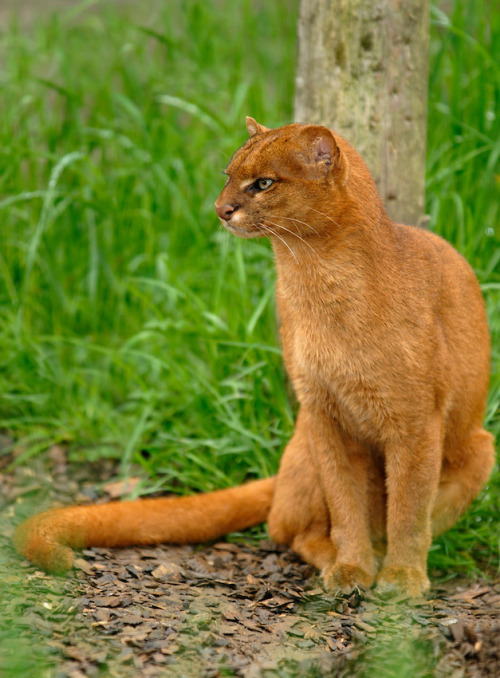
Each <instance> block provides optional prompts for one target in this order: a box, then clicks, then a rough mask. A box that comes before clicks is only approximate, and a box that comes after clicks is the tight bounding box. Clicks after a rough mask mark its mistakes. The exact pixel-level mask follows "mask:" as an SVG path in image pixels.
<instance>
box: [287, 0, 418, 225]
mask: <svg viewBox="0 0 500 678" xmlns="http://www.w3.org/2000/svg"><path fill="white" fill-rule="evenodd" d="M298 37H299V54H298V68H297V79H296V96H295V120H296V121H297V122H309V123H318V124H323V125H326V126H327V127H330V128H331V129H333V130H334V131H336V132H338V133H339V134H341V135H342V136H343V137H345V138H346V139H347V140H348V141H350V142H351V143H352V144H353V145H354V146H355V147H356V148H357V149H358V151H359V152H360V153H361V155H362V156H363V157H364V159H365V161H366V163H367V164H368V167H369V168H370V171H371V172H372V174H373V177H374V179H375V182H376V184H377V187H378V189H379V192H380V195H381V196H382V198H383V200H384V202H385V205H386V207H387V211H388V212H389V215H390V216H391V218H392V219H394V220H395V221H399V222H403V223H409V224H418V223H422V221H423V218H424V213H425V204H424V200H425V147H426V125H427V81H428V54H429V0H301V3H300V14H299V24H298Z"/></svg>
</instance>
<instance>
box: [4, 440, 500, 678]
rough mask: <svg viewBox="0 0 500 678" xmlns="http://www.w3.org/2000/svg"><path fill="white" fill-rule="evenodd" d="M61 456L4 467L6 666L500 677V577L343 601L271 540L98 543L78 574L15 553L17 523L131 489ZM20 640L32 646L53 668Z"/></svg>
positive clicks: (75, 677)
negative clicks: (51, 572)
mask: <svg viewBox="0 0 500 678" xmlns="http://www.w3.org/2000/svg"><path fill="white" fill-rule="evenodd" d="M0 442H1V441H0ZM49 458H50V462H49V465H48V466H46V467H44V466H43V465H42V463H41V462H39V461H36V462H35V461H32V462H30V463H29V465H19V466H17V467H15V466H14V467H13V468H11V470H9V471H8V472H4V473H3V475H2V476H0V489H1V496H2V502H3V506H1V507H0V509H1V510H0V516H1V521H2V522H1V524H2V530H1V535H0V541H1V543H2V549H1V553H2V557H1V559H0V587H1V588H0V590H1V592H2V600H1V606H2V607H1V609H2V615H1V619H0V674H1V675H33V676H38V675H44V676H46V675H47V676H57V677H58V678H65V677H68V678H81V677H82V676H98V675H106V676H111V677H112V676H117V677H120V678H126V677H128V676H204V677H206V678H209V677H212V676H245V677H248V678H258V677H271V676H352V675H356V676H365V675H366V676H374V675H376V676H386V675H387V676H398V677H399V676H411V677H412V678H413V677H417V678H418V677H419V676H422V677H424V676H443V677H444V676H452V677H453V678H459V677H461V676H498V675H500V623H499V619H498V610H499V608H500V580H499V581H496V582H495V581H493V582H492V581H489V582H487V581H484V580H478V581H473V582H472V581H457V580H456V579H454V580H451V581H449V582H447V583H445V584H443V583H439V584H436V585H435V588H434V589H433V590H432V592H431V595H430V596H429V597H428V598H426V599H421V600H416V601H409V600H407V599H405V598H404V597H402V596H400V597H399V598H391V599H387V600H384V599H382V598H380V597H378V596H377V595H376V594H375V593H374V592H364V593H363V592H361V591H358V590H355V591H353V592H352V594H351V595H350V596H343V597H340V598H339V597H334V596H332V595H330V594H328V593H326V592H325V591H324V589H323V588H322V586H321V583H320V581H319V579H318V577H317V574H316V572H315V571H314V569H313V568H311V567H310V566H308V565H306V564H304V563H303V562H301V561H300V560H299V559H298V558H297V557H296V556H295V555H294V554H293V553H291V552H290V551H288V550H286V549H283V548H281V547H279V546H278V545H276V544H274V543H272V542H270V541H267V540H264V541H261V542H260V544H258V545H252V544H248V543H246V544H245V543H234V542H229V541H220V542H217V543H214V544H210V545H205V546H203V547H201V546H198V547H196V546H194V547H179V546H161V547H158V548H129V549H119V550H109V549H88V550H85V551H84V552H83V553H82V554H80V555H79V557H78V558H77V560H76V568H75V570H74V572H73V573H71V574H70V575H69V576H68V577H65V578H54V577H51V576H48V575H46V574H44V573H42V572H40V571H38V570H36V569H35V568H33V567H32V566H31V565H30V564H29V563H27V562H26V561H22V560H21V559H20V558H19V557H18V556H17V554H15V553H14V551H13V549H12V546H11V542H10V538H11V535H12V531H13V529H14V525H15V524H16V523H17V522H19V520H20V519H21V518H23V517H25V516H26V515H30V514H31V513H33V512H35V511H38V510H41V509H43V508H45V507H47V506H48V505H58V504H66V503H71V502H73V501H75V500H76V501H79V502H83V503H85V502H89V501H96V500H98V501H106V500H109V498H110V495H111V496H112V497H115V496H116V495H117V494H119V493H120V491H121V490H123V489H124V486H123V483H118V484H117V483H113V482H110V480H112V479H113V476H114V473H115V471H116V469H115V468H114V467H113V465H110V464H104V465H103V464H101V465H99V466H92V465H89V464H87V465H85V466H79V465H69V464H68V463H67V461H66V455H65V451H64V450H63V449H61V448H58V447H55V448H53V449H52V450H51V452H50V455H49ZM3 459H4V461H7V462H10V464H11V465H12V461H13V458H12V456H11V455H7V456H4V457H3ZM9 630H10V634H9ZM2 641H3V642H2ZM9 648H12V652H14V651H15V652H16V653H17V655H16V656H19V651H21V654H23V652H24V653H26V652H27V650H26V648H29V654H30V656H32V657H33V658H34V661H35V666H36V667H37V670H38V669H40V667H42V666H43V667H44V670H43V673H42V672H41V673H38V672H37V670H35V669H34V668H30V667H31V666H32V664H29V661H28V654H23V656H24V658H25V663H24V664H23V663H22V662H21V664H20V663H19V661H20V660H16V661H14V660H13V658H12V652H9ZM16 648H17V649H16ZM23 648H25V649H24V651H23ZM16 662H17V663H16ZM26 662H28V664H26ZM40 670H41V669H40Z"/></svg>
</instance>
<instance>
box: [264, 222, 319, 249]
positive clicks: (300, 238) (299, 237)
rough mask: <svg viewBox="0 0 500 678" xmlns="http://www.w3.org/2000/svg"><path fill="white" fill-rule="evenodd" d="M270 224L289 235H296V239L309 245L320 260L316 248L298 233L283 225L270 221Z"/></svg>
mask: <svg viewBox="0 0 500 678" xmlns="http://www.w3.org/2000/svg"><path fill="white" fill-rule="evenodd" d="M264 221H269V219H264ZM269 223H270V224H271V225H272V226H276V228H281V229H283V230H284V231H286V232H287V233H290V234H291V235H294V236H295V237H296V238H298V239H299V240H300V241H302V242H303V243H304V245H307V246H308V247H309V249H310V250H311V252H314V254H315V255H316V256H317V257H318V258H319V254H318V253H317V252H316V250H315V249H314V247H312V245H311V244H310V243H308V242H307V240H304V238H302V237H301V236H300V235H299V234H298V233H294V232H293V231H291V230H290V229H289V228H286V226H281V224H275V223H274V221H269Z"/></svg>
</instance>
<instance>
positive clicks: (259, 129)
mask: <svg viewBox="0 0 500 678" xmlns="http://www.w3.org/2000/svg"><path fill="white" fill-rule="evenodd" d="M245 122H246V124H247V130H248V134H249V135H250V136H251V137H254V136H255V135H256V134H263V133H264V132H269V127H264V125H259V123H258V122H257V120H254V119H253V118H251V117H250V116H249V115H247V117H246V121H245Z"/></svg>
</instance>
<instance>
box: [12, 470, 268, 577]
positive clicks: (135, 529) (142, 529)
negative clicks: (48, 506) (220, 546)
mask: <svg viewBox="0 0 500 678" xmlns="http://www.w3.org/2000/svg"><path fill="white" fill-rule="evenodd" d="M273 490H274V477H272V478H266V479H264V480H255V481H253V482H250V483H247V484H245V485H240V486H239V487H234V488H230V489H227V490H218V491H216V492H209V493H208V494H196V495H193V496H190V497H168V498H161V499H139V500H137V501H123V502H111V503H109V504H99V505H97V506H70V507H68V508H60V509H52V510H50V511H46V512H45V513H40V514H38V515H36V516H33V517H32V518H29V519H28V520H26V521H24V522H23V523H21V525H19V527H18V528H17V530H16V533H15V535H14V545H15V547H16V549H17V551H18V552H19V553H20V554H21V555H22V556H24V557H26V558H28V559H29V560H31V562H32V563H34V564H35V565H37V566H38V567H41V568H42V569H44V570H46V571H48V572H54V573H62V572H65V571H66V570H67V569H69V568H70V567H71V566H72V564H73V558H74V553H73V550H72V549H73V548H77V549H81V548H86V547H88V546H111V547H113V546H140V545H146V544H161V543H171V544H194V543H197V542H204V541H210V540H211V539H216V538H217V537H221V536H222V535H225V534H228V532H233V531H236V530H244V529H245V528H247V527H251V526H252V525H258V524H259V523H263V522H265V521H266V520H267V516H268V513H269V509H270V508H271V500H272V496H273Z"/></svg>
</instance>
